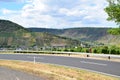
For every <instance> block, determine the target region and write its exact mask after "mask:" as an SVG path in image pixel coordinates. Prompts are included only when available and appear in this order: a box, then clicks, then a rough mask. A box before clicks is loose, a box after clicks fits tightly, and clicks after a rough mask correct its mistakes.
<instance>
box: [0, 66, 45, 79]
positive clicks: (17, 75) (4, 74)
mask: <svg viewBox="0 0 120 80" xmlns="http://www.w3.org/2000/svg"><path fill="white" fill-rule="evenodd" d="M0 80H43V79H41V78H40V77H37V76H34V75H31V74H28V73H25V72H22V71H17V70H13V69H9V68H6V67H0Z"/></svg>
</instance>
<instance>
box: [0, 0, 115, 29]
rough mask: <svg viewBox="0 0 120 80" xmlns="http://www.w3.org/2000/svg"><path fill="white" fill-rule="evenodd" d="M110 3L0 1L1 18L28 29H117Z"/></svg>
mask: <svg viewBox="0 0 120 80" xmlns="http://www.w3.org/2000/svg"><path fill="white" fill-rule="evenodd" d="M107 5H108V3H107V2H106V0H92V1H91V0H0V19H5V20H10V21H13V22H15V23H18V24H20V25H22V26H24V27H26V28H28V27H38V28H39V27H40V28H41V27H42V28H60V29H62V28H73V27H115V26H117V25H116V24H115V23H114V22H109V21H107V20H106V19H107V17H108V16H107V14H106V13H105V11H104V8H105V7H106V6H107Z"/></svg>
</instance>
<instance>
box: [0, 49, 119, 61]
mask: <svg viewBox="0 0 120 80" xmlns="http://www.w3.org/2000/svg"><path fill="white" fill-rule="evenodd" d="M0 53H38V54H40V53H45V54H67V55H69V56H70V55H84V56H86V57H98V58H108V59H120V55H112V54H98V53H84V52H83V53H82V52H60V51H33V50H4V51H3V50H0Z"/></svg>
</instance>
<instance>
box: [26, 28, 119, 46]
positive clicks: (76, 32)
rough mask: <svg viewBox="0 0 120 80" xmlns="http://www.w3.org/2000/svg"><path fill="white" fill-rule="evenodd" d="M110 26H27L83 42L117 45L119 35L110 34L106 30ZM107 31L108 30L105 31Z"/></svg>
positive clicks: (33, 29) (34, 30)
mask: <svg viewBox="0 0 120 80" xmlns="http://www.w3.org/2000/svg"><path fill="white" fill-rule="evenodd" d="M109 29H111V28H87V27H86V28H68V29H46V28H29V29H28V30H30V31H33V32H47V33H50V34H54V35H58V36H62V37H67V38H71V39H76V40H79V41H81V42H83V44H86V43H87V44H89V45H98V44H101V43H102V44H107V45H108V44H109V45H116V46H119V45H118V44H120V36H118V35H117V36H116V35H111V34H109V33H108V32H111V31H108V30H109ZM107 31H108V32H107Z"/></svg>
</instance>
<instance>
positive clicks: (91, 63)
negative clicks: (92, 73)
mask: <svg viewBox="0 0 120 80" xmlns="http://www.w3.org/2000/svg"><path fill="white" fill-rule="evenodd" d="M80 62H81V63H86V64H94V65H100V66H107V64H102V63H95V62H88V61H80Z"/></svg>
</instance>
